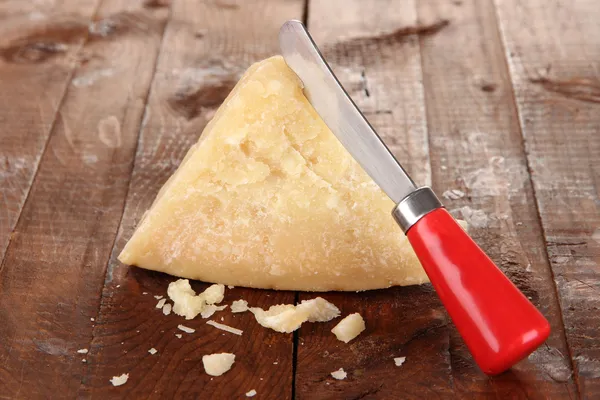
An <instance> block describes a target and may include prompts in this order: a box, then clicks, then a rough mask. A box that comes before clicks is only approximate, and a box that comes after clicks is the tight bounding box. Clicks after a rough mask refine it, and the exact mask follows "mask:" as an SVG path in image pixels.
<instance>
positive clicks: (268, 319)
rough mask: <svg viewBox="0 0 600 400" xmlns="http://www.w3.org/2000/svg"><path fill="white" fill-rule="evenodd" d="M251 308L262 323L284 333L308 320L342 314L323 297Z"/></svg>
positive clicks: (334, 316) (330, 318) (322, 319)
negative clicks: (265, 308)
mask: <svg viewBox="0 0 600 400" xmlns="http://www.w3.org/2000/svg"><path fill="white" fill-rule="evenodd" d="M232 310H233V305H232ZM249 310H250V311H251V312H252V313H253V314H254V317H255V318H256V321H257V322H258V323H259V324H260V325H262V326H264V327H265V328H271V329H273V330H274V331H277V332H282V333H290V332H293V331H295V330H296V329H298V328H300V325H302V323H303V322H306V321H309V322H327V321H330V320H332V319H333V318H336V317H338V316H339V315H340V310H339V309H338V308H337V307H336V306H334V305H333V304H331V303H330V302H328V301H327V300H325V299H323V298H322V297H317V298H314V299H311V300H304V301H302V303H300V304H298V305H297V306H294V305H293V304H279V305H276V306H271V307H270V308H269V309H268V310H267V311H265V310H263V309H262V308H258V307H252V308H250V309H249Z"/></svg>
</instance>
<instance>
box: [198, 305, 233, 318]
mask: <svg viewBox="0 0 600 400" xmlns="http://www.w3.org/2000/svg"><path fill="white" fill-rule="evenodd" d="M226 308H227V305H224V306H215V305H214V304H207V305H206V307H205V308H204V310H202V312H201V313H200V316H202V318H204V319H206V318H210V317H211V316H212V315H213V314H214V313H215V312H217V311H223V310H224V309H226Z"/></svg>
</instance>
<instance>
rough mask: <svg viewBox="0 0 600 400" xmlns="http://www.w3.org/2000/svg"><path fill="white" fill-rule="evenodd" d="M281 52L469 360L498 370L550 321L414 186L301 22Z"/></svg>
mask: <svg viewBox="0 0 600 400" xmlns="http://www.w3.org/2000/svg"><path fill="white" fill-rule="evenodd" d="M279 45H280V48H281V53H282V55H283V58H284V59H285V61H286V63H287V64H288V66H289V67H290V68H291V69H292V70H293V71H294V72H295V73H296V75H298V77H299V78H300V80H301V81H302V83H303V85H304V94H305V96H306V97H307V98H308V100H309V101H310V103H311V104H312V106H313V107H314V108H315V110H316V111H317V113H318V114H319V115H320V116H321V118H322V119H323V120H324V121H325V123H326V124H327V126H328V127H329V129H331V131H332V132H333V133H334V135H335V136H336V137H337V138H338V140H339V141H340V142H341V143H342V145H344V147H345V148H346V150H348V152H349V153H350V154H351V155H352V156H353V157H354V158H355V159H356V161H358V163H359V164H360V165H361V166H362V167H363V169H364V170H365V171H366V172H367V174H369V176H370V177H371V178H372V179H373V180H374V181H375V183H377V184H378V185H379V186H380V187H381V189H382V190H383V191H384V192H385V193H386V194H387V195H388V196H389V197H390V198H391V199H392V200H393V201H394V202H395V203H396V207H395V208H394V209H393V210H392V215H393V217H394V219H395V220H396V222H397V223H398V225H400V228H401V229H402V230H403V231H404V233H405V234H406V236H407V237H408V240H409V242H410V243H411V245H412V247H413V249H414V250H415V253H416V254H417V257H418V258H419V260H420V261H421V265H422V266H423V268H424V269H425V272H426V273H427V275H428V276H429V279H430V280H431V283H432V285H433V287H434V288H435V290H436V292H437V294H438V296H439V297H440V299H441V301H442V303H443V304H444V306H445V307H446V310H447V311H448V314H449V315H450V317H451V318H452V321H453V322H454V324H455V325H456V328H457V329H458V331H459V333H460V334H461V336H462V338H463V340H464V341H465V343H466V345H467V347H468V348H469V350H470V352H471V354H472V355H473V358H474V360H475V362H476V363H477V364H478V365H479V367H480V368H481V370H482V371H483V372H485V373H486V374H488V375H495V374H499V373H501V372H503V371H505V370H507V369H508V368H510V367H511V366H512V365H514V364H515V363H517V362H518V361H520V360H521V359H523V358H525V357H526V356H528V355H529V354H530V353H531V352H532V351H534V350H535V349H536V348H537V347H538V346H540V345H541V344H542V343H543V342H544V341H545V340H546V339H547V338H548V336H549V335H550V325H549V324H548V321H547V320H546V319H545V318H544V316H543V315H542V314H541V313H540V312H539V311H538V310H537V309H536V308H535V306H534V305H533V304H531V302H530V301H529V300H528V299H527V298H526V297H525V296H524V295H523V294H522V293H521V292H520V291H519V289H517V287H516V286H515V285H514V284H513V283H512V282H511V281H510V280H509V279H508V278H507V277H506V276H505V275H504V274H503V273H502V271H500V269H499V268H498V267H496V265H494V263H493V261H492V260H491V259H490V258H489V257H488V256H487V255H486V254H485V253H484V252H483V250H481V249H480V248H479V246H477V244H476V243H475V242H474V241H473V239H471V238H470V237H469V235H468V234H467V233H466V232H465V231H464V230H463V229H462V228H461V227H460V225H458V223H457V222H456V221H455V220H454V218H452V216H451V215H450V214H449V213H448V211H446V209H445V208H444V207H443V206H442V204H441V202H440V201H439V199H438V198H437V197H436V195H435V194H434V192H433V191H432V190H431V189H430V188H429V187H417V186H416V185H415V183H414V182H413V181H412V179H411V178H410V176H408V174H407V173H406V171H405V170H404V169H403V168H402V166H401V165H400V163H399V162H398V161H397V160H396V158H395V157H394V156H393V155H392V153H391V152H390V151H389V149H388V148H387V147H386V145H385V143H384V142H383V141H382V140H381V138H380V137H379V135H378V134H377V132H375V130H374V129H373V127H372V126H371V125H370V124H369V122H368V121H367V119H366V118H365V117H364V115H363V114H362V113H361V112H360V110H359V109H358V107H357V106H356V105H355V104H354V102H353V101H352V99H351V98H350V96H349V95H348V94H347V93H346V91H345V90H344V88H343V87H342V85H341V84H340V82H339V81H338V80H337V78H336V77H335V75H334V74H333V72H332V70H331V68H330V67H329V65H328V64H327V62H326V61H325V59H324V58H323V56H322V55H321V53H320V51H319V49H318V48H317V46H316V44H315V42H314V41H313V39H312V37H311V36H310V34H309V33H308V31H307V30H306V27H305V26H304V25H303V24H302V23H301V22H299V21H295V20H291V21H287V22H285V23H284V24H283V26H282V27H281V30H280V32H279Z"/></svg>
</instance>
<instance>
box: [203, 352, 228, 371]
mask: <svg viewBox="0 0 600 400" xmlns="http://www.w3.org/2000/svg"><path fill="white" fill-rule="evenodd" d="M234 362H235V354H231V353H217V354H209V355H206V356H202V364H203V365H204V371H206V373H207V374H208V375H211V376H221V375H223V374H224V373H225V372H227V371H229V370H230V369H231V366H232V365H233V363H234Z"/></svg>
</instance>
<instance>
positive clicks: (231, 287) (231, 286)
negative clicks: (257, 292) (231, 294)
mask: <svg viewBox="0 0 600 400" xmlns="http://www.w3.org/2000/svg"><path fill="white" fill-rule="evenodd" d="M234 287H235V286H233V285H227V289H233V288H234Z"/></svg>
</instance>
